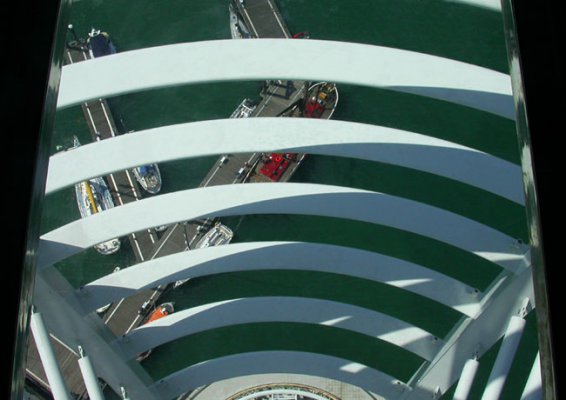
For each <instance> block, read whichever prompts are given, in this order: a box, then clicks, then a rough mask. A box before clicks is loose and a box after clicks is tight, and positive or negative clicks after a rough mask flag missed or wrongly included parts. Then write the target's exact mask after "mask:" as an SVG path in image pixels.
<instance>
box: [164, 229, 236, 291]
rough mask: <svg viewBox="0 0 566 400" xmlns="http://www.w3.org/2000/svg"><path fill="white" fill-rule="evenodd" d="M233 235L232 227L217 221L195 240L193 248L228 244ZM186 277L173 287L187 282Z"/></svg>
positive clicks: (174, 287)
mask: <svg viewBox="0 0 566 400" xmlns="http://www.w3.org/2000/svg"><path fill="white" fill-rule="evenodd" d="M233 237H234V232H233V231H232V229H230V228H228V227H227V226H226V225H224V224H222V223H220V222H217V223H216V224H214V226H213V227H212V228H211V229H210V230H209V231H208V232H206V233H205V235H204V236H203V237H202V238H201V239H200V240H199V241H198V242H197V244H196V245H195V249H204V248H207V247H211V246H220V245H223V244H228V243H230V241H231V240H232V238H233ZM189 279H190V278H188V279H181V280H178V281H177V282H175V284H174V285H173V289H176V288H178V287H179V286H181V285H182V284H183V283H185V282H187V281H188V280H189Z"/></svg>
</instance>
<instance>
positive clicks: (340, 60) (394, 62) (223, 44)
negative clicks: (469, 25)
mask: <svg viewBox="0 0 566 400" xmlns="http://www.w3.org/2000/svg"><path fill="white" fill-rule="evenodd" d="M313 54H332V55H333V57H332V63H329V64H327V65H326V66H325V68H323V69H321V68H320V67H319V65H317V64H316V63H313V62H312V55H313ZM227 59H234V60H236V59H237V60H239V62H238V63H235V64H234V65H231V66H230V68H226V67H225V61H226V60H227ZM415 65H420V66H421V68H414V66H415ZM147 71H152V73H151V74H148V73H147ZM375 71H382V73H379V74H376V73H375ZM273 78H275V79H281V80H297V81H303V80H308V81H327V82H337V83H346V84H353V85H363V86H368V87H377V88H385V89H389V90H395V91H400V92H404V93H411V94H416V95H420V96H427V97H431V98H434V99H439V100H445V101H449V102H452V103H455V104H461V105H465V106H468V107H472V108H476V109H478V110H482V111H485V112H489V113H493V114H495V115H499V116H501V117H504V118H508V119H511V120H513V119H514V118H515V109H514V104H513V96H512V95H513V93H512V90H511V79H510V77H509V75H506V74H503V73H500V72H497V71H493V70H490V69H487V68H483V67H479V66H477V65H472V64H467V63H463V62H460V61H455V60H451V59H448V58H443V57H437V56H432V55H429V54H423V53H417V52H413V51H408V50H402V49H396V48H390V47H384V46H373V45H367V44H359V43H346V42H337V41H331V40H314V39H309V40H287V39H255V40H231V39H227V40H210V41H200V42H192V43H180V44H174V45H167V46H158V47H152V48H145V49H141V50H132V51H126V52H123V53H119V54H113V55H112V57H102V58H96V59H92V60H88V61H85V62H80V63H76V64H71V65H66V66H65V67H63V73H62V77H61V84H60V86H59V96H58V98H57V107H58V108H66V107H70V106H73V105H77V104H80V103H82V102H85V101H87V100H90V99H98V98H105V97H110V96H116V95H120V94H127V93H132V92H137V91H141V90H147V89H154V88H160V87H167V86H178V85H185V84H195V83H204V82H219V81H243V80H248V81H254V80H264V79H273Z"/></svg>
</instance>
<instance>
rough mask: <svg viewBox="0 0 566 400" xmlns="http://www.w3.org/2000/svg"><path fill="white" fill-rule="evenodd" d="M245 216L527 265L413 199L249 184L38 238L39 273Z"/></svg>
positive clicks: (150, 203) (150, 202)
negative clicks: (425, 242)
mask: <svg viewBox="0 0 566 400" xmlns="http://www.w3.org/2000/svg"><path fill="white" fill-rule="evenodd" d="M187 205H190V207H187ZM152 210H159V212H155V211H153V212H152ZM247 214H303V215H304V214H306V215H319V216H329V217H337V218H345V219H352V220H357V221H365V222H369V223H374V224H381V225H386V226H390V227H393V228H397V229H401V230H406V231H409V232H412V233H415V234H418V235H422V236H426V237H429V238H432V239H435V240H438V241H441V242H444V243H447V244H450V245H452V246H455V247H458V248H460V249H462V250H465V251H468V252H472V253H474V254H476V255H478V256H480V257H483V258H485V259H487V260H489V261H492V262H495V263H497V264H498V265H500V266H501V267H503V268H506V269H509V270H511V271H515V270H516V269H517V268H520V267H523V266H524V262H525V258H524V254H525V252H526V249H521V248H517V245H516V241H515V240H514V239H513V238H511V237H509V236H507V235H505V234H503V233H501V232H499V231H496V230H495V229H493V228H490V227H488V226H486V225H482V224H480V223H478V222H475V221H472V220H470V219H467V218H464V217H462V216H459V215H457V214H454V213H451V212H448V211H444V210H441V209H439V208H436V207H432V206H429V205H426V204H422V203H418V202H415V201H412V200H407V199H403V198H400V197H396V196H391V195H387V194H383V193H378V192H370V191H366V190H358V189H352V188H345V187H339V186H330V185H314V184H302V183H279V184H273V183H246V184H245V185H221V186H211V187H204V188H199V189H189V190H183V191H178V192H174V193H169V194H164V195H161V196H155V197H152V198H147V199H143V200H141V201H136V202H132V203H129V204H126V205H123V206H120V207H115V208H112V209H110V210H106V211H103V212H101V213H97V214H95V215H93V216H90V217H88V218H83V219H80V220H77V221H74V222H71V223H69V224H67V225H65V226H62V227H60V228H58V229H55V230H53V231H51V232H48V233H46V234H44V235H43V236H41V240H40V243H39V249H38V259H37V266H38V268H40V269H41V268H43V267H45V266H48V265H51V264H54V263H56V262H58V261H61V260H63V259H65V258H67V257H70V256H71V255H73V254H76V253H79V252H80V251H82V250H85V249H87V248H90V247H92V246H94V245H96V244H98V243H102V242H104V241H106V240H108V239H110V238H115V237H122V236H125V235H128V234H130V233H132V232H137V231H140V230H143V229H147V228H151V227H155V226H161V225H170V224H173V223H176V222H179V221H186V220H193V219H198V218H206V217H214V216H216V217H222V216H234V215H247ZM517 253H520V254H517Z"/></svg>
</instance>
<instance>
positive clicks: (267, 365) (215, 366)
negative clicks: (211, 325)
mask: <svg viewBox="0 0 566 400" xmlns="http://www.w3.org/2000/svg"><path fill="white" fill-rule="evenodd" d="M267 373H290V374H301V375H311V376H319V377H324V378H329V379H335V380H337V381H340V382H346V383H349V384H351V385H354V386H358V387H360V388H362V389H365V390H368V391H370V392H373V393H377V394H378V395H380V396H383V397H385V398H396V397H397V396H399V394H401V392H402V389H403V388H404V387H405V385H404V384H403V383H401V382H399V381H398V380H397V379H395V378H394V377H392V376H390V375H387V374H385V373H383V372H381V371H377V370H375V369H373V368H369V367H367V366H365V365H363V364H359V363H355V362H352V361H349V360H345V359H342V358H338V357H333V356H327V355H323V354H315V353H306V352H298V351H260V352H251V353H242V354H236V355H231V356H226V357H221V358H216V359H214V360H209V361H205V362H202V363H199V364H196V365H192V366H190V367H187V368H185V369H182V370H180V371H177V372H176V373H174V374H171V375H169V376H167V377H165V378H163V379H161V380H159V381H158V382H155V383H154V384H153V385H152V386H150V389H153V390H155V391H156V392H157V393H160V394H162V395H163V398H167V399H169V398H175V396H178V395H179V394H181V393H184V392H188V391H190V390H192V389H195V388H197V387H200V386H204V385H208V384H211V383H213V382H217V381H220V380H223V379H229V378H235V377H240V376H246V375H257V374H267Z"/></svg>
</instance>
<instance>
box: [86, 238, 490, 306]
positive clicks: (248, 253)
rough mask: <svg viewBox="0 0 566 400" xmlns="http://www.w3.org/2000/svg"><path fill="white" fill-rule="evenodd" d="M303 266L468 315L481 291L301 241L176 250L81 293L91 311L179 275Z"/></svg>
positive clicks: (411, 267) (377, 257) (383, 259)
mask: <svg viewBox="0 0 566 400" xmlns="http://www.w3.org/2000/svg"><path fill="white" fill-rule="evenodd" d="M277 269H281V270H304V271H320V272H328V273H334V274H341V275H347V276H353V277H357V278H362V279H368V280H372V281H375V282H381V283H384V284H387V285H391V286H394V287H397V288H400V289H404V290H408V291H410V292H413V293H416V294H418V295H421V296H424V297H427V298H429V299H432V300H434V301H436V302H438V303H441V304H444V305H445V306H447V307H451V308H453V309H455V310H457V311H459V312H461V313H463V314H465V315H467V316H469V317H474V316H475V315H476V314H477V313H478V312H479V311H480V305H479V301H480V298H481V294H480V293H479V292H476V291H475V290H474V289H473V288H471V287H469V286H467V285H465V284H463V283H461V282H458V281H456V280H455V279H452V278H450V277H448V276H446V275H443V274H440V273H438V272H435V271H433V270H430V269H428V268H425V267H423V266H420V265H417V264H413V263H410V262H407V261H404V260H400V259H398V258H393V257H389V256H385V255H383V254H379V253H373V252H370V251H366V250H359V249H354V248H349V247H342V246H334V245H328V244H321V243H302V242H298V243H297V242H248V243H233V244H228V245H224V246H215V247H209V248H204V249H195V250H191V251H189V252H181V253H176V254H171V255H168V256H165V257H159V258H155V259H153V260H149V261H146V262H143V263H140V264H136V265H132V266H131V267H129V268H125V269H122V270H120V271H118V272H115V273H113V274H109V275H106V276H104V277H102V278H100V279H97V280H95V281H93V282H91V283H89V284H87V285H85V286H84V287H83V288H82V289H81V290H79V291H77V298H78V300H79V301H80V303H81V305H82V307H83V309H84V310H86V311H87V312H90V311H94V310H95V309H97V308H99V307H101V306H103V305H104V304H108V303H111V302H113V301H117V300H119V299H122V298H124V297H128V296H132V295H133V294H135V293H137V292H139V291H142V290H144V289H150V288H154V287H157V286H159V285H163V284H167V283H170V282H175V281H177V280H180V279H189V278H196V277H200V276H206V275H212V274H220V273H227V272H237V271H253V270H277Z"/></svg>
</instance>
